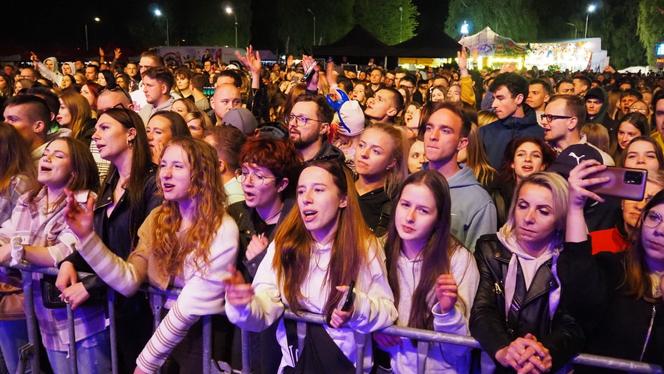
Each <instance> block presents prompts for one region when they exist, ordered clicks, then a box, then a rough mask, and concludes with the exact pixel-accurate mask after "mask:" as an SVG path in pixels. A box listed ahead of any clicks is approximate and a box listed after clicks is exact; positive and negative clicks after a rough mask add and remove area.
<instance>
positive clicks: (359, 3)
mask: <svg viewBox="0 0 664 374" xmlns="http://www.w3.org/2000/svg"><path fill="white" fill-rule="evenodd" d="M399 8H401V9H402V10H403V19H402V11H400V10H399ZM353 10H354V11H353V13H354V14H355V23H356V24H358V25H361V26H363V27H364V28H365V29H367V30H368V31H370V32H371V33H372V34H374V35H375V36H376V37H377V38H378V39H379V40H380V41H382V42H383V43H385V44H388V45H394V44H397V43H399V42H402V41H406V40H408V39H410V38H412V37H413V36H415V28H416V27H417V25H418V23H417V16H419V13H418V12H417V8H416V7H415V5H413V3H412V2H411V0H383V1H375V0H356V1H355V7H354V8H353Z"/></svg>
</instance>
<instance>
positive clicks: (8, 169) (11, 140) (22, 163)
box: [0, 122, 36, 195]
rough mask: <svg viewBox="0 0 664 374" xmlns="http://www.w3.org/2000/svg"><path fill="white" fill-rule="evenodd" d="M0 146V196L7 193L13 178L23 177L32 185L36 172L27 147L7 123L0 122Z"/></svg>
mask: <svg viewBox="0 0 664 374" xmlns="http://www.w3.org/2000/svg"><path fill="white" fill-rule="evenodd" d="M0 144H2V146H1V147H0V195H2V194H4V193H5V192H6V191H7V189H8V188H9V186H10V185H11V181H12V178H14V177H15V176H18V175H22V176H25V177H26V178H28V182H30V184H32V183H34V182H35V181H36V170H35V164H34V163H33V162H32V157H31V156H30V150H29V148H28V145H27V144H26V143H25V141H24V140H23V138H21V135H20V134H19V133H18V131H16V129H15V128H14V126H12V125H10V124H8V123H7V122H0Z"/></svg>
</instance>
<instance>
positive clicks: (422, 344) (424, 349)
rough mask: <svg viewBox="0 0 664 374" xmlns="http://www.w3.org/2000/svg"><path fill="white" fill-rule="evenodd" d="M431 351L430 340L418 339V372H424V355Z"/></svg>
mask: <svg viewBox="0 0 664 374" xmlns="http://www.w3.org/2000/svg"><path fill="white" fill-rule="evenodd" d="M428 353H429V342H428V341H426V340H418V341H417V370H418V371H417V372H418V373H424V360H422V357H426V356H427V354H428Z"/></svg>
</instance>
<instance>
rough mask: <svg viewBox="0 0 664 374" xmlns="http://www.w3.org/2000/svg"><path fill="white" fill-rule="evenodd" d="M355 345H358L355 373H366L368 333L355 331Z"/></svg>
mask: <svg viewBox="0 0 664 374" xmlns="http://www.w3.org/2000/svg"><path fill="white" fill-rule="evenodd" d="M354 334H355V345H356V346H357V350H356V351H357V354H356V356H355V374H362V373H364V349H365V347H366V345H367V336H368V335H366V334H361V333H359V332H355V333H354Z"/></svg>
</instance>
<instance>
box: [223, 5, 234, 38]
mask: <svg viewBox="0 0 664 374" xmlns="http://www.w3.org/2000/svg"><path fill="white" fill-rule="evenodd" d="M224 10H225V11H226V14H229V15H231V14H232V15H233V19H235V48H237V14H235V12H233V8H231V7H230V6H227V7H226V9H224Z"/></svg>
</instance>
